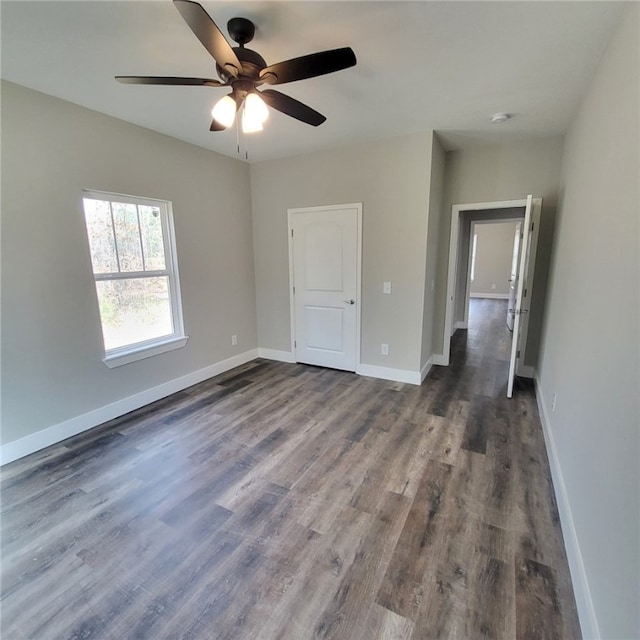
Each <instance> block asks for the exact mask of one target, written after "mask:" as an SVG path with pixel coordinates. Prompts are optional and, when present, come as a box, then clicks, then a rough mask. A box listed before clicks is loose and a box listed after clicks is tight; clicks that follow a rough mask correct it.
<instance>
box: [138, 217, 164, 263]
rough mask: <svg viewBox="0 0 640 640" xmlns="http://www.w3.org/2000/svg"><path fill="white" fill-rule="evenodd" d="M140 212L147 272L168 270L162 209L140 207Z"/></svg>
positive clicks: (143, 252)
mask: <svg viewBox="0 0 640 640" xmlns="http://www.w3.org/2000/svg"><path fill="white" fill-rule="evenodd" d="M138 210H139V214H140V235H141V238H142V255H143V257H144V262H145V270H146V271H163V270H165V269H166V258H165V247H164V241H163V238H162V219H161V217H160V209H159V208H158V207H148V206H145V205H140V207H139V208H138Z"/></svg>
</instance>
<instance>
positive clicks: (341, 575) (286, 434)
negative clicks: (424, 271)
mask: <svg viewBox="0 0 640 640" xmlns="http://www.w3.org/2000/svg"><path fill="white" fill-rule="evenodd" d="M505 312H506V306H505V304H504V303H503V301H487V300H474V301H473V304H472V316H471V322H470V329H469V330H468V331H458V332H457V334H456V336H455V339H454V344H453V347H452V365H451V366H450V367H448V368H444V367H434V369H433V370H432V372H431V374H430V375H429V377H428V379H427V380H426V381H425V383H424V384H423V385H422V386H421V387H415V386H411V385H404V384H399V383H390V382H384V381H380V380H374V379H371V378H363V377H358V376H355V375H353V374H349V373H344V372H338V371H331V370H325V369H321V368H316V367H309V366H304V365H290V364H283V363H275V362H267V361H262V360H257V361H254V362H251V363H248V364H246V365H244V366H242V367H239V368H238V369H235V370H233V371H230V372H228V373H226V374H224V375H221V376H218V377H217V378H214V379H212V380H209V381H207V382H204V383H202V384H199V385H197V386H195V387H192V388H190V389H187V390H186V391H183V392H181V393H178V394H176V395H174V396H172V397H171V398H168V399H166V400H162V401H160V402H157V403H155V404H153V405H150V406H148V407H146V408H144V409H142V410H139V411H136V412H134V413H132V414H129V415H127V416H124V417H122V418H120V419H118V420H115V421H112V422H111V423H109V424H107V425H104V426H102V427H100V428H97V429H94V430H92V431H90V432H87V433H85V434H82V435H80V436H77V437H75V438H72V439H70V440H67V441H65V442H64V443H62V444H59V445H56V446H54V447H51V448H49V449H47V450H45V451H42V452H39V453H36V454H34V455H32V456H30V457H28V458H25V459H23V460H20V461H17V462H15V463H12V464H10V465H8V466H6V467H5V468H4V469H3V471H2V501H3V507H2V509H3V510H2V574H3V576H2V601H1V603H2V631H3V633H2V637H3V638H6V639H7V640H8V639H9V638H11V639H18V640H19V639H23V638H29V639H36V640H49V639H58V638H60V639H65V640H67V639H80V638H91V639H94V638H113V639H125V638H153V639H163V638H167V639H174V638H205V639H214V638H215V639H222V638H229V639H231V638H233V639H238V640H249V639H254V638H256V639H257V638H260V639H264V640H268V639H272V638H273V639H275V638H287V639H292V640H304V639H307V638H343V639H348V640H375V639H389V640H402V639H405V638H407V639H409V638H412V639H416V640H417V639H420V640H426V639H431V638H434V639H436V638H437V639H440V638H452V639H456V640H457V639H465V638H468V639H472V638H517V639H525V638H527V639H529V638H530V639H532V640H533V639H536V640H542V639H545V640H546V639H553V638H569V639H574V638H579V637H580V632H579V626H578V622H577V616H576V610H575V604H574V600H573V594H572V590H571V584H570V578H569V572H568V568H567V562H566V558H565V554H564V547H563V542H562V534H561V531H560V526H559V521H558V514H557V510H556V505H555V501H554V495H553V489H552V486H551V480H550V474H549V465H548V462H547V457H546V453H545V449H544V444H543V437H542V432H541V427H540V422H539V419H538V414H537V410H536V404H535V398H534V394H533V390H532V388H531V386H527V385H523V384H519V385H518V387H517V390H516V396H515V398H514V399H513V400H507V399H506V397H505V393H506V369H507V362H506V358H507V350H508V345H509V340H510V334H509V333H508V331H507V330H506V328H505V326H504V316H505Z"/></svg>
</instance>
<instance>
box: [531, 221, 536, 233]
mask: <svg viewBox="0 0 640 640" xmlns="http://www.w3.org/2000/svg"><path fill="white" fill-rule="evenodd" d="M534 225H535V222H532V223H531V231H533V227H534Z"/></svg>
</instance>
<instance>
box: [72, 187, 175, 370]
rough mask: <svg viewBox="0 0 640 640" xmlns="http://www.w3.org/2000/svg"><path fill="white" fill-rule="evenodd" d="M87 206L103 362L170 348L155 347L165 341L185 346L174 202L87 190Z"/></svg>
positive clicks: (151, 353) (88, 232)
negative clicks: (172, 207)
mask: <svg viewBox="0 0 640 640" xmlns="http://www.w3.org/2000/svg"><path fill="white" fill-rule="evenodd" d="M83 205H84V216H85V222H86V226H87V236H88V239H89V249H90V252H91V262H92V265H93V275H94V278H95V283H96V293H97V297H98V305H99V308H100V320H101V322H102V336H103V338H104V349H105V356H106V357H105V362H107V364H109V362H110V361H111V362H113V363H116V364H126V362H131V361H132V360H137V359H139V358H140V357H147V356H148V355H154V354H155V353H161V352H162V351H166V350H167V349H160V350H158V349H157V347H159V346H162V345H171V346H169V348H176V347H179V346H182V345H183V344H184V342H185V341H186V338H184V330H183V325H182V311H181V308H180V295H179V282H178V273H177V262H176V259H175V242H174V237H173V224H172V219H171V203H169V202H166V201H162V200H149V199H145V198H137V197H132V196H122V195H116V194H110V193H101V192H84V196H83ZM177 341H179V342H182V344H177V345H176V344H175V343H176V342H177ZM110 366H112V365H110Z"/></svg>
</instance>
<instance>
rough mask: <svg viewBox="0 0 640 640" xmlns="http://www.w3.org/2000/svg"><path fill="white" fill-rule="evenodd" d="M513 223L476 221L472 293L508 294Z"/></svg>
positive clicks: (514, 224) (514, 225) (514, 226)
mask: <svg viewBox="0 0 640 640" xmlns="http://www.w3.org/2000/svg"><path fill="white" fill-rule="evenodd" d="M516 224H517V223H515V222H500V223H486V224H485V223H476V224H475V226H474V227H473V229H474V232H475V234H476V236H477V241H476V264H475V269H474V271H475V274H474V275H475V278H474V280H473V282H472V283H471V286H470V287H469V288H470V290H471V293H472V294H477V295H479V297H480V294H489V295H490V296H491V295H504V296H506V295H508V293H509V278H510V277H511V262H512V259H513V240H514V236H515V232H516ZM492 286H493V288H492Z"/></svg>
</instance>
